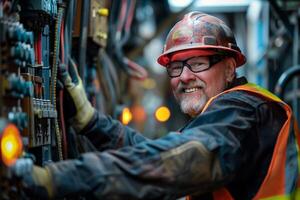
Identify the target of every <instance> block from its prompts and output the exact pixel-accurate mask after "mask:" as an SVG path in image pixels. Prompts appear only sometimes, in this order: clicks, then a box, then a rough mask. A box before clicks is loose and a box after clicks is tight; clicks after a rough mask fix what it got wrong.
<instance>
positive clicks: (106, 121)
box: [81, 112, 148, 151]
mask: <svg viewBox="0 0 300 200" xmlns="http://www.w3.org/2000/svg"><path fill="white" fill-rule="evenodd" d="M81 133H82V134H83V135H85V136H86V137H87V138H88V139H89V140H90V141H91V142H92V144H93V145H94V146H95V147H96V148H97V149H98V150H100V151H103V150H107V149H118V148H120V147H125V146H132V145H135V144H138V143H140V142H142V141H146V140H148V138H146V137H145V136H143V135H142V134H141V133H139V132H138V131H136V130H134V129H132V128H130V127H128V126H124V125H123V124H121V123H120V122H119V121H118V120H115V119H112V118H111V117H110V116H106V115H104V114H101V113H100V112H96V113H95V115H94V116H93V118H92V120H91V122H90V123H89V124H88V125H87V127H86V128H85V129H84V130H82V131H81Z"/></svg>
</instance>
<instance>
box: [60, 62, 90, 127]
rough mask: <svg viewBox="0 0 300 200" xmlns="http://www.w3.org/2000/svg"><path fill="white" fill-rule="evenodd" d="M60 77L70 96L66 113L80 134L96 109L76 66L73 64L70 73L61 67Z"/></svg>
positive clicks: (66, 104) (66, 103)
mask: <svg viewBox="0 0 300 200" xmlns="http://www.w3.org/2000/svg"><path fill="white" fill-rule="evenodd" d="M60 77H61V81H62V83H63V85H64V87H65V88H66V90H67V93H68V96H67V98H66V99H68V100H67V101H65V103H64V105H65V107H66V109H65V111H66V112H65V113H66V116H69V117H67V118H68V119H69V121H70V123H71V125H72V126H73V128H74V129H75V131H76V132H80V131H81V130H82V129H83V128H84V127H85V126H86V125H87V124H88V123H89V122H90V120H91V119H92V117H93V115H94V113H95V109H94V108H93V107H92V105H91V103H90V102H89V100H88V99H87V96H86V93H85V90H84V86H83V84H82V80H81V78H80V77H79V75H78V72H77V69H76V67H75V64H74V63H72V62H71V64H70V67H69V71H67V69H66V68H65V67H64V66H61V67H60Z"/></svg>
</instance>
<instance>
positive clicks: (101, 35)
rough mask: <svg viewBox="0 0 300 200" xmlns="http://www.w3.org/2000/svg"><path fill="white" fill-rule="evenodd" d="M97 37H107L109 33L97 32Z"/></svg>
mask: <svg viewBox="0 0 300 200" xmlns="http://www.w3.org/2000/svg"><path fill="white" fill-rule="evenodd" d="M97 37H99V38H100V39H105V40H106V39H107V33H104V32H98V33H97Z"/></svg>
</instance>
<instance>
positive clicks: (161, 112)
mask: <svg viewBox="0 0 300 200" xmlns="http://www.w3.org/2000/svg"><path fill="white" fill-rule="evenodd" d="M170 116H171V112H170V110H169V108H168V107H166V106H161V107H159V108H158V109H157V110H156V111H155V117H156V119H157V120H158V121H160V122H165V121H167V120H168V119H169V118H170Z"/></svg>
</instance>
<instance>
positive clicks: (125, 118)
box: [121, 108, 132, 125]
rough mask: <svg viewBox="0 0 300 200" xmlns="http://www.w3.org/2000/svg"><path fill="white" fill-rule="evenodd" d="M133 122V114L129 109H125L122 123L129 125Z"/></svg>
mask: <svg viewBox="0 0 300 200" xmlns="http://www.w3.org/2000/svg"><path fill="white" fill-rule="evenodd" d="M131 120H132V113H131V111H130V110H129V108H124V109H123V110H122V116H121V121H122V124H124V125H127V124H129V122H130V121H131Z"/></svg>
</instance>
